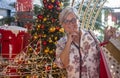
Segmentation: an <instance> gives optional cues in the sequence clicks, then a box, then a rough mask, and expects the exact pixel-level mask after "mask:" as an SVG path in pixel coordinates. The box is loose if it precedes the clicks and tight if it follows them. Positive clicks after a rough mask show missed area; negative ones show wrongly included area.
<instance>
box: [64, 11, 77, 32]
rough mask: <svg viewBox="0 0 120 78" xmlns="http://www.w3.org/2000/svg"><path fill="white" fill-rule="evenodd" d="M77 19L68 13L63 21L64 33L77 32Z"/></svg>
mask: <svg viewBox="0 0 120 78" xmlns="http://www.w3.org/2000/svg"><path fill="white" fill-rule="evenodd" d="M77 25H78V24H77V18H76V16H75V15H74V14H73V13H70V14H68V15H67V17H66V18H65V19H64V21H63V24H62V26H63V28H64V30H65V32H66V33H69V34H70V33H73V32H74V31H77V29H78V26H77Z"/></svg>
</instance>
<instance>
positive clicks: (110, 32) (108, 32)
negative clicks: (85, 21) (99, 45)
mask: <svg viewBox="0 0 120 78" xmlns="http://www.w3.org/2000/svg"><path fill="white" fill-rule="evenodd" d="M115 34H116V28H114V27H110V28H108V27H106V28H105V30H104V41H109V39H110V38H115Z"/></svg>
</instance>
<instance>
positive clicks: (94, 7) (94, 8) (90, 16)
mask: <svg viewBox="0 0 120 78" xmlns="http://www.w3.org/2000/svg"><path fill="white" fill-rule="evenodd" d="M98 1H99V0H96V2H95V4H94V6H93V8H92V10H91V11H90V14H89V16H88V21H87V23H86V24H87V25H86V26H87V27H88V28H87V29H90V22H91V19H92V18H93V17H94V15H93V14H94V12H95V10H96V5H97V4H98Z"/></svg>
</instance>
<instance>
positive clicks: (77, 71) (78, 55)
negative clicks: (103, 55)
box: [55, 7, 99, 78]
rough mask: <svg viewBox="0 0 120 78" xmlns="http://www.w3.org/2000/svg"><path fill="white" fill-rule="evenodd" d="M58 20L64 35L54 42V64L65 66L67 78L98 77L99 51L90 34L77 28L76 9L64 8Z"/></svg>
mask: <svg viewBox="0 0 120 78" xmlns="http://www.w3.org/2000/svg"><path fill="white" fill-rule="evenodd" d="M59 21H60V24H61V25H62V27H63V28H64V30H65V32H66V35H65V36H64V37H62V38H61V39H60V40H59V41H58V42H57V44H56V46H57V48H56V60H55V62H56V64H57V65H58V66H59V67H61V68H66V70H67V73H68V74H67V76H68V77H67V78H99V51H98V50H97V48H96V46H97V45H96V42H95V40H94V38H93V37H92V36H91V34H90V33H89V32H88V31H85V30H82V29H80V30H79V25H80V24H79V19H78V15H77V10H76V9H75V8H73V7H66V8H64V9H63V10H62V12H61V13H60V15H59Z"/></svg>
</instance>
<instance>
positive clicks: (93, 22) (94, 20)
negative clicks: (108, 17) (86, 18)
mask: <svg viewBox="0 0 120 78" xmlns="http://www.w3.org/2000/svg"><path fill="white" fill-rule="evenodd" d="M106 1H107V0H104V2H103V3H102V4H101V5H100V8H99V9H98V11H97V13H96V15H95V17H94V19H93V21H92V26H91V29H93V28H94V25H95V22H96V18H97V17H98V15H99V12H100V11H101V9H102V6H103V5H104V3H105V2H106Z"/></svg>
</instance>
